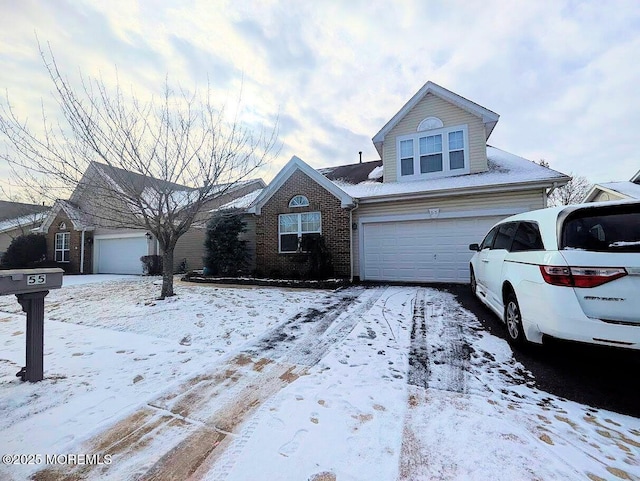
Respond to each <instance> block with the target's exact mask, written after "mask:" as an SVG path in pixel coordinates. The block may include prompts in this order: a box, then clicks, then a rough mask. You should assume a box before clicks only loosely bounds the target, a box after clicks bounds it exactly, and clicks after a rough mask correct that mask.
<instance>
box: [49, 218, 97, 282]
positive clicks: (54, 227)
mask: <svg viewBox="0 0 640 481" xmlns="http://www.w3.org/2000/svg"><path fill="white" fill-rule="evenodd" d="M63 222H64V224H65V228H64V229H60V224H61V223H63ZM59 232H69V262H68V263H66V262H65V263H60V267H62V268H63V269H64V270H65V272H67V273H72V274H79V273H80V258H81V252H82V251H81V249H80V244H81V242H82V231H77V230H74V229H73V223H72V222H71V220H70V219H69V217H67V215H66V214H65V213H64V211H63V210H60V212H58V215H57V216H56V218H55V219H54V221H53V222H52V224H51V226H50V227H49V230H48V231H47V233H46V237H47V260H49V261H54V260H55V246H56V234H57V233H59ZM92 260H93V233H92V232H85V234H84V273H85V274H91V273H92V272H93V271H92Z"/></svg>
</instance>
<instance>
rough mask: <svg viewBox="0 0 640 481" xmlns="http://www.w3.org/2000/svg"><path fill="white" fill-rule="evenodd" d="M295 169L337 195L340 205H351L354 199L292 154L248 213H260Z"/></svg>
mask: <svg viewBox="0 0 640 481" xmlns="http://www.w3.org/2000/svg"><path fill="white" fill-rule="evenodd" d="M296 170H300V171H301V172H302V173H304V174H306V175H307V176H308V177H310V178H311V179H312V180H313V181H314V182H316V183H317V184H319V185H320V186H321V187H323V188H324V189H326V190H328V191H329V192H330V193H331V194H333V195H334V196H335V197H337V198H338V199H339V200H340V204H341V205H342V207H349V206H351V205H353V203H354V200H353V198H352V197H351V196H350V195H349V194H347V193H346V192H345V191H344V190H342V189H341V188H340V187H338V186H337V185H336V184H334V183H333V182H332V181H330V180H329V179H327V178H326V177H325V176H324V175H322V174H321V173H320V172H318V171H317V170H315V169H314V168H312V167H311V166H310V165H309V164H307V163H306V162H305V161H303V160H302V159H301V158H299V157H296V156H295V155H294V156H293V157H291V160H289V162H287V164H286V165H285V166H284V167H283V168H282V169H281V170H280V172H278V175H276V176H275V177H274V178H273V180H272V181H271V183H270V184H269V185H268V186H267V187H266V188H265V189H263V190H262V192H260V194H259V195H258V197H257V198H256V199H255V200H254V201H253V203H252V204H251V207H250V208H249V209H248V211H247V212H249V213H250V214H260V211H261V209H262V206H264V204H266V203H267V201H268V200H269V199H270V198H271V197H272V196H273V194H275V193H276V192H277V191H278V189H280V187H282V185H283V184H284V183H285V182H286V181H287V179H289V177H291V175H292V174H293V173H294V172H295V171H296Z"/></svg>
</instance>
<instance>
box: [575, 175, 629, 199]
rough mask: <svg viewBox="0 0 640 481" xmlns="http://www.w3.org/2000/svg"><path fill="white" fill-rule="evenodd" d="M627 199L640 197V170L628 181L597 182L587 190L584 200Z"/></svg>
mask: <svg viewBox="0 0 640 481" xmlns="http://www.w3.org/2000/svg"><path fill="white" fill-rule="evenodd" d="M625 199H640V170H639V171H638V172H636V174H635V175H634V176H633V177H631V180H628V181H622V182H607V183H604V184H595V185H594V186H593V187H591V190H589V192H587V195H586V196H585V198H584V200H583V202H602V201H607V200H625Z"/></svg>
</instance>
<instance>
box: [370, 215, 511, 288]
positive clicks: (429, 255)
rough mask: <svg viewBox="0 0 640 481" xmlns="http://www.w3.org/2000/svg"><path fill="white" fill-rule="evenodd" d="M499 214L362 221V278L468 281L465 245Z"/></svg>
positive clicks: (476, 238)
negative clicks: (375, 221)
mask: <svg viewBox="0 0 640 481" xmlns="http://www.w3.org/2000/svg"><path fill="white" fill-rule="evenodd" d="M501 218H502V217H479V218H462V219H430V220H421V221H393V222H378V223H365V224H363V229H364V231H363V240H364V243H363V246H362V252H363V259H362V261H363V262H362V273H361V275H362V276H363V278H364V279H365V280H382V281H385V280H386V281H407V282H412V281H416V282H468V280H469V267H468V266H469V260H470V259H471V257H472V255H473V252H471V251H469V247H468V246H469V244H471V243H474V242H480V241H481V240H482V238H483V237H484V235H485V234H486V233H487V231H488V230H489V228H490V227H491V226H492V225H493V224H495V223H496V222H498V221H499V220H501Z"/></svg>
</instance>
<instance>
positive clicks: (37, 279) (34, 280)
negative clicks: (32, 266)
mask: <svg viewBox="0 0 640 481" xmlns="http://www.w3.org/2000/svg"><path fill="white" fill-rule="evenodd" d="M46 282H47V275H46V274H34V275H31V276H27V285H28V286H37V285H40V284H44V283H46Z"/></svg>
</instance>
